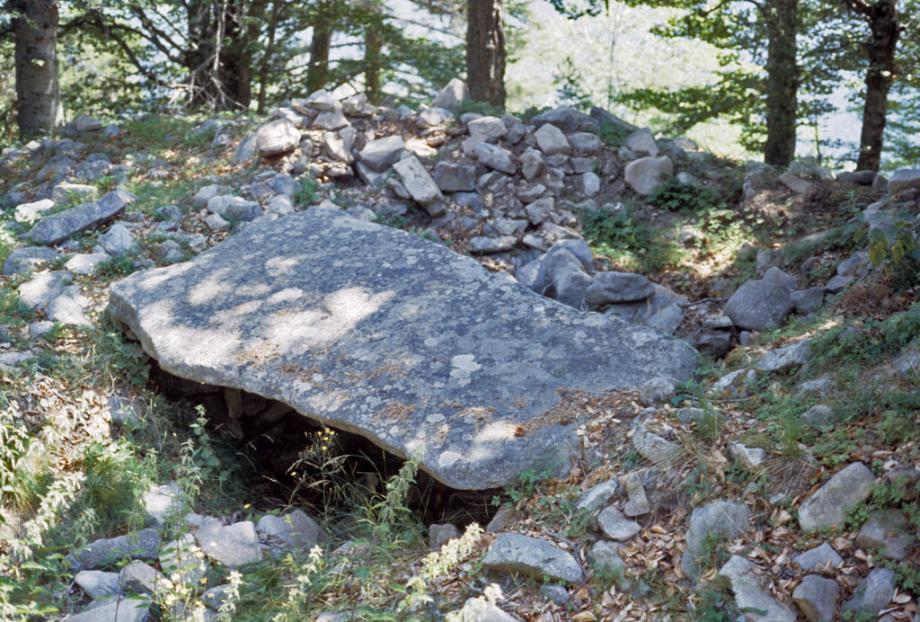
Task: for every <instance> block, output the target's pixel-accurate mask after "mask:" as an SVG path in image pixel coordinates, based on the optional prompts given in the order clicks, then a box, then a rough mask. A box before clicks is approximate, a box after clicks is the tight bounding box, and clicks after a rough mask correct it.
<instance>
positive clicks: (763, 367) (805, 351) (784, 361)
mask: <svg viewBox="0 0 920 622" xmlns="http://www.w3.org/2000/svg"><path fill="white" fill-rule="evenodd" d="M809 358H811V340H810V339H803V340H802V341H797V342H795V343H791V344H789V345H785V346H782V347H779V348H776V349H775V350H768V351H767V352H764V354H763V356H761V357H760V358H759V359H757V363H756V364H755V365H754V367H755V368H756V369H758V370H759V371H767V372H771V371H781V370H783V369H789V368H790V367H800V366H802V365H804V364H805V363H807V362H808V359H809Z"/></svg>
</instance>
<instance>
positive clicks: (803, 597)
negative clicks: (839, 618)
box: [792, 574, 840, 622]
mask: <svg viewBox="0 0 920 622" xmlns="http://www.w3.org/2000/svg"><path fill="white" fill-rule="evenodd" d="M838 598H840V586H839V585H837V582H836V581H834V580H833V579H825V578H824V577H822V576H820V575H816V574H810V575H808V576H806V577H805V578H804V579H802V582H801V583H799V584H798V585H797V586H796V588H795V591H794V592H792V599H793V600H794V601H795V604H796V605H798V606H799V609H801V610H802V613H804V614H805V617H806V618H808V619H809V620H810V622H834V615H835V614H836V613H837V599H838Z"/></svg>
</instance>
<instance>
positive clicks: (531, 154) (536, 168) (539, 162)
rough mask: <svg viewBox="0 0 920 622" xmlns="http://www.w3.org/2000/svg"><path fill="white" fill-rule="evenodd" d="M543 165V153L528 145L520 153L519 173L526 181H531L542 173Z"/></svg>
mask: <svg viewBox="0 0 920 622" xmlns="http://www.w3.org/2000/svg"><path fill="white" fill-rule="evenodd" d="M543 166H544V162H543V154H542V153H540V152H539V151H537V150H536V149H534V148H533V147H528V148H527V149H526V150H524V153H522V154H521V175H523V176H524V179H526V180H527V181H532V180H534V179H536V178H537V177H539V176H540V175H542V174H543Z"/></svg>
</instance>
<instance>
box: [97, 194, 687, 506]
mask: <svg viewBox="0 0 920 622" xmlns="http://www.w3.org/2000/svg"><path fill="white" fill-rule="evenodd" d="M241 305H243V306H241ZM110 310H111V313H112V315H113V316H114V317H115V318H116V319H118V320H120V321H121V322H123V323H124V324H126V325H127V326H128V327H129V328H130V329H131V332H132V333H133V334H134V335H137V337H138V338H139V339H140V341H141V344H142V346H143V347H144V349H145V350H146V351H147V353H148V354H150V355H151V356H153V357H154V358H155V359H157V361H158V362H159V364H160V365H161V367H163V369H164V370H165V371H167V372H169V373H171V374H174V375H177V376H180V377H184V378H187V379H191V380H195V381H198V382H203V383H207V384H212V385H218V386H224V387H233V388H239V389H243V390H245V391H247V392H250V393H255V394H257V395H262V396H263V397H266V398H270V399H275V400H280V401H283V402H285V403H287V404H290V405H291V406H292V407H293V408H295V409H296V410H297V411H299V412H301V413H303V414H304V415H306V416H309V417H312V418H315V419H318V420H320V421H322V422H323V423H325V424H327V425H330V426H332V427H340V428H343V429H347V430H349V431H352V432H355V433H358V434H361V435H363V436H365V437H367V438H368V439H370V440H372V441H373V442H375V443H377V444H378V445H379V446H381V447H383V448H385V449H387V450H389V451H391V452H393V453H396V454H397V455H400V456H408V455H419V456H421V457H420V461H421V462H420V465H421V468H422V469H423V470H425V471H427V472H428V473H430V474H432V475H434V476H435V477H436V478H437V479H440V480H441V481H442V482H444V483H446V484H448V485H450V486H453V487H456V488H466V489H485V488H492V487H496V486H502V485H505V484H508V483H510V482H512V481H514V480H515V478H516V476H517V475H518V474H519V473H521V472H522V471H524V470H527V469H530V468H535V467H537V465H542V466H558V467H564V465H565V464H566V463H567V461H568V459H569V457H570V456H571V454H570V451H571V450H572V449H573V448H574V447H576V446H577V445H576V443H575V428H576V425H575V422H573V421H568V420H567V421H565V422H562V421H558V420H554V415H553V414H552V413H553V412H556V409H557V408H558V407H560V406H562V404H560V401H561V400H562V399H563V398H562V397H560V395H559V393H558V391H557V389H561V388H565V389H568V390H572V391H579V390H583V391H591V392H598V391H609V390H615V389H624V388H635V387H637V386H638V385H640V384H641V383H642V382H644V381H645V380H646V379H647V378H648V377H650V376H658V375H668V376H671V377H674V378H675V379H677V380H682V379H685V378H687V377H688V376H689V374H690V373H691V372H692V370H693V368H694V366H695V364H696V353H695V352H694V351H693V349H692V348H690V347H689V346H688V345H687V344H686V343H685V342H683V341H679V340H674V339H670V338H667V337H664V336H662V335H660V334H658V333H656V332H655V331H653V330H651V329H647V328H643V327H636V326H629V325H627V324H625V323H623V322H621V321H619V320H617V319H614V318H609V317H606V316H604V315H600V314H586V313H581V312H578V311H575V310H573V309H569V308H567V307H565V306H563V305H560V304H558V303H556V302H553V301H550V300H546V299H544V298H541V297H540V296H537V295H536V294H534V293H533V292H531V291H529V290H527V289H526V288H525V287H524V286H523V285H521V284H519V283H517V282H515V281H514V280H513V279H511V278H510V277H505V276H496V275H492V274H490V273H488V272H487V271H486V270H485V269H483V268H482V267H481V266H480V265H479V264H478V263H477V262H476V261H474V260H473V259H471V258H468V257H463V256H461V255H458V254H456V253H454V252H453V251H451V250H450V249H448V248H446V247H444V246H442V245H439V244H434V243H432V242H429V241H426V240H423V239H421V238H419V237H417V236H413V235H411V234H408V233H405V232H402V231H399V230H395V229H392V228H389V227H383V226H380V225H376V224H373V223H368V222H364V221H360V220H357V219H354V218H351V217H349V216H347V215H345V214H343V213H342V212H341V211H338V210H329V209H323V208H312V209H310V210H307V211H306V212H301V213H297V214H292V215H290V216H286V217H283V218H280V219H278V220H275V221H270V222H269V221H264V220H260V221H258V222H256V223H253V224H252V225H249V226H248V227H246V228H245V229H244V230H243V231H242V232H240V233H239V234H237V235H235V236H232V237H231V238H229V239H228V240H227V241H225V242H223V243H221V244H220V245H218V246H216V247H214V248H212V249H211V250H209V251H207V252H205V253H202V254H201V255H199V256H198V257H196V258H195V259H193V260H192V261H191V262H189V263H184V264H176V265H174V266H170V267H166V268H159V269H155V270H150V271H146V272H139V273H135V274H133V275H131V276H130V277H128V278H126V279H124V280H122V281H119V282H118V283H116V284H114V285H113V286H112V288H111V297H110ZM304 370H309V371H304ZM496 387H498V388H499V390H496ZM452 404H457V405H462V406H452ZM522 429H523V430H524V433H523V434H521V432H520V430H522Z"/></svg>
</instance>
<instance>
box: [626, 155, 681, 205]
mask: <svg viewBox="0 0 920 622" xmlns="http://www.w3.org/2000/svg"><path fill="white" fill-rule="evenodd" d="M623 176H624V178H625V180H626V185H628V186H629V187H630V188H632V189H633V191H635V192H636V193H638V194H642V195H648V194H651V193H652V192H653V191H654V190H655V188H657V187H658V186H660V185H661V184H663V183H664V182H666V181H667V180H669V179H670V178H671V177H673V176H674V165H673V164H672V163H671V158H669V157H668V156H658V157H654V156H649V157H646V158H639V159H638V160H633V161H632V162H630V163H629V164H627V165H626V170H625V171H624V172H623Z"/></svg>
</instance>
